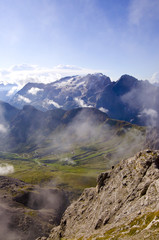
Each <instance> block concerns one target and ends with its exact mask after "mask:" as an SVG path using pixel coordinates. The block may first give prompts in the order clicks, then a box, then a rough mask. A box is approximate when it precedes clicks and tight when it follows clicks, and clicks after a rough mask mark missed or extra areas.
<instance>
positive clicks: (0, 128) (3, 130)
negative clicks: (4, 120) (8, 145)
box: [0, 124, 8, 133]
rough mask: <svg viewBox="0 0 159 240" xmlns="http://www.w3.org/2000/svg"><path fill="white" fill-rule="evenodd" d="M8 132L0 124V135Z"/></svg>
mask: <svg viewBox="0 0 159 240" xmlns="http://www.w3.org/2000/svg"><path fill="white" fill-rule="evenodd" d="M7 132H8V128H7V127H5V126H4V125H3V124H0V133H7Z"/></svg>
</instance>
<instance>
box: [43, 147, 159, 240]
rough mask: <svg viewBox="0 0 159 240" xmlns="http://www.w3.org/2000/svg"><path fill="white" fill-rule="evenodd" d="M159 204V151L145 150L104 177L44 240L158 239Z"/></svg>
mask: <svg viewBox="0 0 159 240" xmlns="http://www.w3.org/2000/svg"><path fill="white" fill-rule="evenodd" d="M158 201H159V151H151V150H145V151H142V152H139V153H138V154H137V155H135V156H134V157H131V158H129V159H127V160H122V161H121V162H120V163H119V164H117V165H116V166H115V167H113V168H112V170H110V171H107V172H104V173H102V174H100V175H99V177H98V183H97V186H96V188H89V189H85V190H84V192H83V194H82V195H81V196H80V198H79V199H78V200H77V201H76V202H74V203H72V204H71V205H70V206H69V207H68V208H67V210H66V211H65V213H64V215H63V217H62V220H61V224H60V225H59V226H58V227H56V228H54V229H52V232H51V234H50V236H49V237H48V238H42V239H43V240H44V239H47V240H58V239H65V240H66V239H78V240H79V239H83V240H84V239H87V240H88V239H89V240H90V239H98V240H99V239H101V240H102V239H103V240H104V239H127V240H128V239H131V240H132V239H134V240H135V239H158V238H159V223H158V221H159V220H158V219H159V208H158ZM40 239H41V238H38V240H40Z"/></svg>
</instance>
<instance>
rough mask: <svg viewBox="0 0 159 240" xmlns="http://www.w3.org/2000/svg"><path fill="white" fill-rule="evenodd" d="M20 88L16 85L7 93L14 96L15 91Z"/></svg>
mask: <svg viewBox="0 0 159 240" xmlns="http://www.w3.org/2000/svg"><path fill="white" fill-rule="evenodd" d="M18 90H20V87H19V86H14V87H12V88H11V89H10V90H9V91H8V93H7V96H8V97H9V96H12V95H13V94H14V93H16V92H17V91H18Z"/></svg>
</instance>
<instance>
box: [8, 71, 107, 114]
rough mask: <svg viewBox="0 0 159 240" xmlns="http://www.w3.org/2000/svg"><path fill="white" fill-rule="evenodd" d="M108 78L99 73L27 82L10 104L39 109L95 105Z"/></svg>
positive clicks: (66, 108)
mask: <svg viewBox="0 0 159 240" xmlns="http://www.w3.org/2000/svg"><path fill="white" fill-rule="evenodd" d="M110 82H111V81H110V78H109V77H106V76H105V75H103V74H101V73H97V74H88V75H86V76H84V77H81V76H72V77H65V78H62V79H60V80H59V81H56V82H53V83H49V84H45V85H44V84H36V83H28V84H27V85H25V86H24V88H23V89H21V90H20V91H19V92H18V93H17V94H16V95H15V96H14V97H13V99H12V104H13V105H14V106H17V107H22V106H23V105H25V104H26V103H29V104H31V105H33V106H35V107H36V108H38V109H41V110H48V109H55V108H63V109H65V110H68V109H72V108H75V107H88V106H92V107H95V103H96V101H97V99H98V98H99V97H100V94H101V92H102V91H103V88H105V86H107V85H108V84H110Z"/></svg>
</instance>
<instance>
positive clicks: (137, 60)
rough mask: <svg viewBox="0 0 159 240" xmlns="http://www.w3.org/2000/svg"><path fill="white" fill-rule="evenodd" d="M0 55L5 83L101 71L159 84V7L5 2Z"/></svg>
mask: <svg viewBox="0 0 159 240" xmlns="http://www.w3.org/2000/svg"><path fill="white" fill-rule="evenodd" d="M0 53H1V55H0V81H3V80H5V81H9V79H12V80H13V79H14V81H15V79H16V77H17V81H18V79H20V78H21V79H22V78H24V79H23V80H24V82H25V81H27V78H31V79H32V80H34V81H35V80H36V81H38V80H39V78H40V77H39V76H41V75H40V74H39V72H40V73H42V75H43V78H41V80H40V81H51V77H52V76H53V75H54V77H55V78H56V77H57V76H58V77H59V76H64V75H68V74H75V73H76V72H77V74H80V73H86V72H98V71H100V72H102V73H104V74H106V75H108V76H110V77H111V78H112V79H113V80H117V79H118V78H119V77H120V76H121V75H122V74H125V73H127V74H130V75H133V76H135V77H137V78H139V79H149V80H153V81H155V80H159V73H158V72H159V1H158V0H0ZM72 66H73V67H72ZM18 68H20V69H18ZM17 69H18V70H17ZM32 71H34V74H31V72H32ZM53 73H54V74H53ZM18 74H20V75H18ZM44 76H45V77H44ZM48 76H49V77H48ZM10 81H11V80H10Z"/></svg>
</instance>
